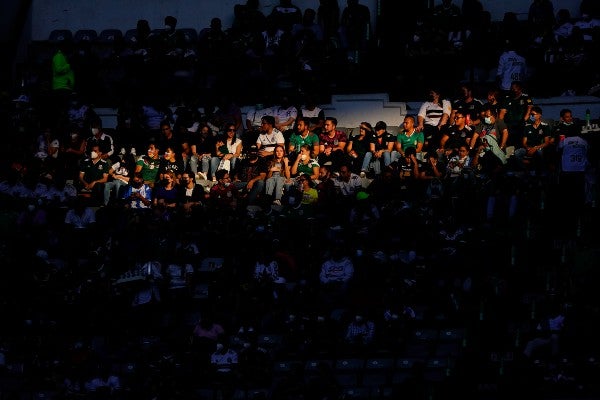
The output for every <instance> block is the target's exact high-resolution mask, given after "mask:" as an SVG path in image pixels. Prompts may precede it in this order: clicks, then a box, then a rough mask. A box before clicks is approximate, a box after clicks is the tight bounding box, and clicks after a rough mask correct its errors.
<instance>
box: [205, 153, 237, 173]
mask: <svg viewBox="0 0 600 400" xmlns="http://www.w3.org/2000/svg"><path fill="white" fill-rule="evenodd" d="M221 160H222V158H221V157H212V158H211V159H210V175H211V176H215V172H217V169H218V168H219V163H220V162H221ZM237 160H238V158H237V157H232V158H230V159H229V162H230V167H229V172H232V171H233V170H234V168H235V164H236V162H237Z"/></svg>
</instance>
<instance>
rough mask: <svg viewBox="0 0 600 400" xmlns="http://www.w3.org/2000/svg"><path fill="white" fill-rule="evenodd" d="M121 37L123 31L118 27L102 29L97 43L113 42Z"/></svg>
mask: <svg viewBox="0 0 600 400" xmlns="http://www.w3.org/2000/svg"><path fill="white" fill-rule="evenodd" d="M122 39H123V32H121V30H120V29H114V28H113V29H104V30H103V31H101V32H100V34H99V35H98V43H107V44H110V43H115V42H118V41H120V40H122Z"/></svg>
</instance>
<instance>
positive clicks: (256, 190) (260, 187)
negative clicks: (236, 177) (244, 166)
mask: <svg viewBox="0 0 600 400" xmlns="http://www.w3.org/2000/svg"><path fill="white" fill-rule="evenodd" d="M247 184H248V182H234V183H233V185H234V186H235V188H236V189H237V190H240V191H242V190H244V189H246V185H247ZM264 189H265V181H264V180H259V181H256V182H254V185H253V186H252V189H250V191H249V192H248V197H247V200H248V205H255V204H256V199H257V198H258V196H259V195H260V194H261V193H263V191H264Z"/></svg>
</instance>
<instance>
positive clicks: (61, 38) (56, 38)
mask: <svg viewBox="0 0 600 400" xmlns="http://www.w3.org/2000/svg"><path fill="white" fill-rule="evenodd" d="M48 41H49V42H51V43H59V42H72V41H73V32H71V31H70V30H69V29H54V30H53V31H52V32H50V35H49V36H48Z"/></svg>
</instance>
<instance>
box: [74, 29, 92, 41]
mask: <svg viewBox="0 0 600 400" xmlns="http://www.w3.org/2000/svg"><path fill="white" fill-rule="evenodd" d="M96 39H98V32H96V31H95V30H94V29H79V30H78V31H76V32H75V35H73V43H77V44H81V43H92V42H95V41H96Z"/></svg>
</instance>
